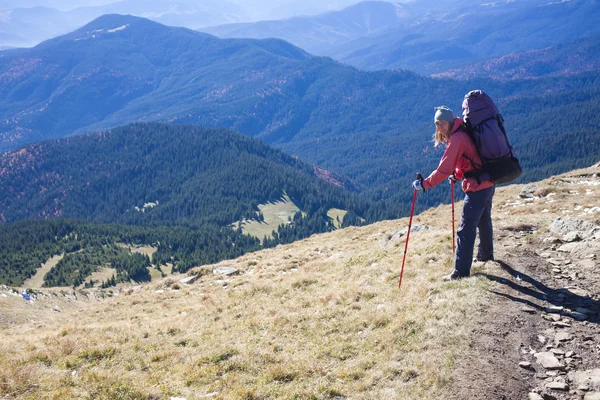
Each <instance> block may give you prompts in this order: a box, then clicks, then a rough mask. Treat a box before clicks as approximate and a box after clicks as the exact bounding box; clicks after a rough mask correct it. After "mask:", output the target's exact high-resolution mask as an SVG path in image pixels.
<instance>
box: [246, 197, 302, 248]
mask: <svg viewBox="0 0 600 400" xmlns="http://www.w3.org/2000/svg"><path fill="white" fill-rule="evenodd" d="M258 209H259V210H260V213H261V214H262V215H263V217H264V221H256V220H244V221H242V222H240V223H238V224H237V225H236V227H237V228H238V229H239V228H240V227H241V229H242V232H244V233H245V234H246V235H251V236H254V237H256V238H258V239H260V240H263V239H264V237H265V236H266V237H267V238H270V239H271V238H273V231H274V230H275V231H276V230H277V228H278V227H279V225H281V224H288V223H289V221H291V220H293V219H294V215H296V213H298V212H300V211H301V210H300V209H299V208H298V207H297V206H296V205H295V204H294V202H292V201H291V200H290V198H289V197H288V195H287V194H284V195H283V197H282V199H281V200H280V201H276V202H272V203H267V204H259V205H258Z"/></svg>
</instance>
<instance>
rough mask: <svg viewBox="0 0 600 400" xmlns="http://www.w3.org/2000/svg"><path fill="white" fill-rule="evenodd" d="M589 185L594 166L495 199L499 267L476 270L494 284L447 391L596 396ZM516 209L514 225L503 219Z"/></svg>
mask: <svg viewBox="0 0 600 400" xmlns="http://www.w3.org/2000/svg"><path fill="white" fill-rule="evenodd" d="M598 186H600V178H599V174H598V166H596V168H593V169H591V170H586V171H584V172H583V173H582V172H574V173H573V174H572V175H569V176H566V177H565V176H563V177H561V178H560V179H552V178H550V179H549V180H547V181H544V182H543V184H542V185H538V186H537V187H533V186H531V185H530V186H527V187H525V188H523V189H522V190H521V192H520V194H519V197H520V198H521V200H519V201H515V202H512V203H508V202H507V203H506V204H504V205H502V204H500V205H497V204H495V205H494V207H495V210H494V212H495V213H497V214H499V215H498V216H497V219H498V221H497V222H496V221H495V223H496V227H495V229H496V232H495V235H496V246H497V248H496V259H497V261H495V263H497V264H498V265H499V266H500V271H502V273H501V274H497V275H494V274H491V273H486V272H485V270H486V268H485V266H483V271H484V272H481V273H479V274H480V275H483V276H485V277H486V278H487V279H490V280H492V281H495V282H497V283H498V284H499V285H497V287H498V289H497V290H496V291H495V292H494V295H495V299H494V300H493V302H492V303H491V304H490V305H489V308H487V309H485V310H477V313H476V314H477V318H478V326H479V328H478V329H476V331H475V332H474V334H473V336H472V341H471V343H470V352H469V354H468V355H466V356H465V357H464V358H463V359H462V360H460V361H459V362H458V368H457V369H456V372H455V381H454V382H455V383H454V385H453V397H452V398H455V399H464V400H466V399H482V398H485V399H490V400H492V399H498V400H500V399H510V400H513V399H514V400H516V399H529V400H542V399H543V400H558V399H561V400H562V399H573V400H575V399H577V400H581V399H584V400H600V317H599V313H600V268H599V261H598V258H599V257H600V223H598V220H597V218H598V215H599V214H598V212H599V211H600V210H599V209H598V207H597V205H598V204H600V203H599V202H598V198H599V197H598V195H599V193H597V192H598V191H599V189H598ZM515 198H516V197H515ZM594 204H595V205H596V206H594ZM528 209H529V210H531V212H527V211H526V210H528ZM516 210H520V211H516ZM523 211H525V212H523ZM515 212H516V214H518V215H521V217H520V218H519V221H522V223H520V224H516V225H515V224H514V222H515V219H510V223H511V224H510V225H508V224H506V223H503V222H502V221H503V220H509V219H508V218H504V217H503V215H511V214H512V215H514V214H515ZM557 215H560V216H558V217H557ZM595 218H596V219H595ZM490 263H491V262H490ZM482 396H483V397H482Z"/></svg>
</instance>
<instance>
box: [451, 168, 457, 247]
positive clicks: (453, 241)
mask: <svg viewBox="0 0 600 400" xmlns="http://www.w3.org/2000/svg"><path fill="white" fill-rule="evenodd" d="M451 181H452V185H451V186H452V254H454V253H456V235H455V233H454V182H455V181H454V179H451Z"/></svg>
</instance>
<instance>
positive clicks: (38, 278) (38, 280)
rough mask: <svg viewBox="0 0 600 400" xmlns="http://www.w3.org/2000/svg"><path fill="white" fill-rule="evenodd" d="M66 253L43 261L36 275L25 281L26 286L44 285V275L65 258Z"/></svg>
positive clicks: (35, 287)
mask: <svg viewBox="0 0 600 400" xmlns="http://www.w3.org/2000/svg"><path fill="white" fill-rule="evenodd" d="M64 256H65V255H64V254H60V255H56V256H53V257H50V258H49V259H48V261H46V262H45V263H43V264H42V265H41V267H40V268H38V270H37V271H36V273H35V275H34V276H32V277H31V278H29V279H27V280H26V281H25V283H23V286H24V287H28V288H32V289H39V288H41V287H42V286H44V276H46V274H47V273H48V272H49V271H50V270H51V269H52V268H54V266H56V264H58V262H59V261H60V260H62V259H63V257H64Z"/></svg>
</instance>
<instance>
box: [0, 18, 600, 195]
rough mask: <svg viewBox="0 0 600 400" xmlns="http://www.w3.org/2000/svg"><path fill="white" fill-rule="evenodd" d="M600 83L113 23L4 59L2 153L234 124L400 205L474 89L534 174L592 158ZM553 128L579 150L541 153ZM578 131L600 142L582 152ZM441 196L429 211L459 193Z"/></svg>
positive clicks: (0, 71)
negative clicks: (148, 126) (509, 75)
mask: <svg viewBox="0 0 600 400" xmlns="http://www.w3.org/2000/svg"><path fill="white" fill-rule="evenodd" d="M596 75H597V74H596V72H595V71H592V72H589V73H582V74H579V75H576V76H568V77H560V78H554V77H552V78H540V79H537V80H535V81H531V80H525V81H518V82H516V81H511V82H501V81H497V80H490V79H484V78H479V79H477V80H470V81H457V80H452V79H439V78H436V79H432V78H428V77H423V76H419V75H417V74H416V73H412V72H409V71H403V70H398V71H379V72H364V71H359V70H357V69H355V68H353V67H349V66H346V65H343V64H340V63H339V62H336V61H333V60H331V59H329V58H325V57H315V56H311V55H309V54H308V53H306V52H305V51H303V50H302V49H300V48H298V47H296V46H293V45H291V44H289V43H287V42H284V41H282V40H278V39H265V40H254V39H219V38H217V37H215V36H212V35H209V34H206V33H201V32H196V31H192V30H189V29H184V28H172V27H166V26H163V25H160V24H158V23H155V22H152V21H149V20H145V19H142V18H137V17H131V16H118V15H109V16H105V17H102V18H99V19H98V20H96V21H94V22H92V23H90V24H89V25H87V26H86V27H84V28H82V29H80V30H77V31H75V32H72V33H70V34H68V35H65V36H62V37H58V38H55V39H53V40H49V41H46V42H44V43H42V44H40V45H38V46H36V47H35V48H33V49H14V50H6V51H3V52H0V151H6V150H9V149H15V148H17V147H19V146H22V145H24V144H26V143H31V142H36V141H40V140H45V139H52V138H60V137H65V136H71V135H75V134H80V133H85V132H90V131H99V130H104V129H107V128H110V127H114V126H119V125H123V124H126V123H130V122H134V121H146V122H149V121H156V122H163V123H173V124H192V125H202V126H207V127H224V128H231V129H234V130H236V131H238V132H240V133H243V134H245V135H247V136H252V137H256V138H259V139H261V140H263V141H265V142H267V143H269V144H272V145H276V146H277V147H279V148H280V149H283V150H284V151H286V152H288V153H290V154H294V155H297V156H299V157H300V158H302V159H303V160H306V161H309V162H311V163H314V164H316V165H319V166H320V167H322V168H325V169H327V170H330V171H332V172H335V173H338V174H341V175H343V176H346V177H348V178H350V179H352V180H353V181H354V182H356V183H357V184H358V185H359V186H360V187H361V190H362V191H367V192H370V193H369V195H370V196H372V198H373V199H376V200H380V199H389V198H391V197H394V198H396V199H397V200H398V201H399V202H400V200H401V198H403V197H404V195H405V194H406V193H407V191H408V190H409V188H410V181H411V179H413V178H414V174H415V171H426V170H429V169H433V168H434V167H435V165H436V164H437V161H438V160H439V157H440V156H441V151H442V150H441V149H434V148H433V147H432V145H431V143H430V137H431V136H430V132H431V131H432V129H433V127H432V122H431V120H432V109H433V107H434V106H435V105H440V104H446V105H449V106H450V107H451V108H453V109H454V110H455V111H456V112H457V114H459V113H460V103H461V101H462V97H463V95H464V94H465V93H467V92H468V91H470V90H472V89H474V88H480V89H484V90H486V91H487V92H488V93H489V94H490V95H492V96H493V98H494V99H495V101H496V102H497V104H498V105H499V107H500V108H501V110H502V114H503V115H504V117H505V119H506V124H507V128H508V129H509V136H510V137H511V141H512V142H513V144H514V145H515V146H516V147H517V152H519V151H520V149H521V148H523V149H531V150H528V151H531V152H532V153H531V154H532V155H531V156H530V157H529V156H528V157H526V158H524V159H523V163H524V165H525V166H526V173H525V175H524V177H523V179H537V178H541V177H544V176H547V174H549V173H550V174H552V173H559V172H561V171H564V170H566V169H573V168H576V167H578V166H581V165H587V164H589V162H590V161H589V160H590V158H591V159H594V158H595V155H596V152H597V148H596V144H595V142H596V141H594V140H592V138H593V137H594V135H595V131H594V130H593V129H592V128H591V126H590V124H589V123H588V121H594V120H595V118H597V115H596V114H597V113H596V111H595V107H596V105H597V102H598V99H599V98H600V87H599V85H600V82H598V80H597V79H595V77H596ZM542 104H543V105H544V106H543V107H541V105H542ZM556 115H563V116H566V117H565V118H560V119H559V120H557V119H556V118H555V116H556ZM574 115H577V116H579V117H578V118H573V117H571V116H574ZM549 132H553V134H552V135H551V139H552V140H558V141H559V142H561V141H562V142H563V143H565V144H566V145H565V146H559V147H552V151H551V152H548V151H546V150H543V149H541V148H540V147H539V139H540V138H541V137H544V138H545V140H549V135H548V133H549ZM574 137H575V138H577V140H587V141H590V142H591V144H590V145H588V146H585V147H584V148H583V149H582V148H581V147H579V146H575V145H574V144H571V143H572V142H573V140H572V138H574ZM546 157H554V158H555V161H554V162H552V163H551V164H549V165H547V164H546ZM557 160H560V162H558V161H557ZM565 168H566V169H565ZM530 173H531V174H532V175H528V174H530ZM433 193H434V194H432V195H431V196H428V197H427V200H426V201H427V202H430V203H428V204H429V205H433V204H436V202H439V201H442V200H443V199H445V198H446V196H445V194H443V193H442V192H441V191H440V192H437V193H439V194H435V193H436V192H435V191H434V192H433ZM404 201H405V200H404Z"/></svg>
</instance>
